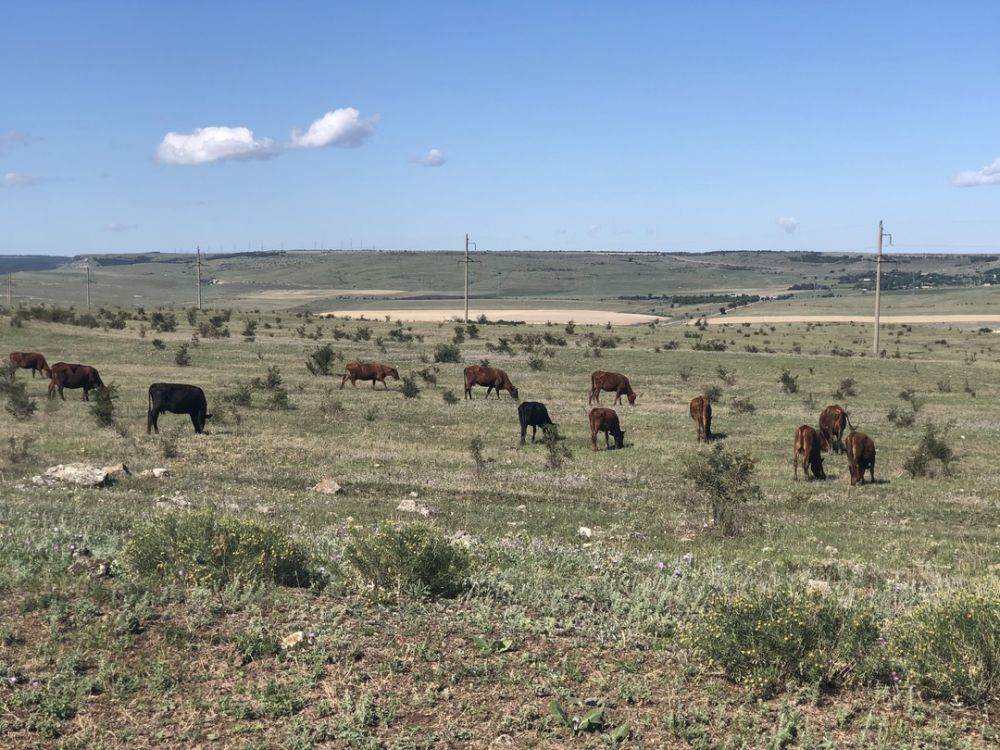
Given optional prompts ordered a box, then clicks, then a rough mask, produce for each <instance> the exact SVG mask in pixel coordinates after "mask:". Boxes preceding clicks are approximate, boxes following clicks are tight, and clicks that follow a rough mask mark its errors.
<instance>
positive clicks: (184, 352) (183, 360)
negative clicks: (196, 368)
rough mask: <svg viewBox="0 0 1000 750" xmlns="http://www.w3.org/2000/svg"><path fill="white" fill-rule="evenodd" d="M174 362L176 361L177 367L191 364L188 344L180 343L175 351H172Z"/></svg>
mask: <svg viewBox="0 0 1000 750" xmlns="http://www.w3.org/2000/svg"><path fill="white" fill-rule="evenodd" d="M174 362H176V363H177V366H178V367H187V366H188V365H190V364H191V355H190V354H188V345H187V344H181V345H180V347H178V349H177V351H176V352H175V353H174Z"/></svg>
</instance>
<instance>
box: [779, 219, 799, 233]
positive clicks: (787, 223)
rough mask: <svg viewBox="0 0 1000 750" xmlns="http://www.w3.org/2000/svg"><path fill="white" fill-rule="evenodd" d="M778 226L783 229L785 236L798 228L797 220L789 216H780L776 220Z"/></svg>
mask: <svg viewBox="0 0 1000 750" xmlns="http://www.w3.org/2000/svg"><path fill="white" fill-rule="evenodd" d="M778 226H779V227H781V228H782V229H784V230H785V232H786V233H787V234H791V233H792V232H794V231H795V230H796V229H798V228H799V220H798V219H796V218H793V217H791V216H782V217H781V218H780V219H778Z"/></svg>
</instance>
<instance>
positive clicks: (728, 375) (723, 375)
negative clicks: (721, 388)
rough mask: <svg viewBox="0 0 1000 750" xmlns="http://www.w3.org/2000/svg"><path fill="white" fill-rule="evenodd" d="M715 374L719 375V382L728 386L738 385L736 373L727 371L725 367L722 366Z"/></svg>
mask: <svg viewBox="0 0 1000 750" xmlns="http://www.w3.org/2000/svg"><path fill="white" fill-rule="evenodd" d="M715 372H716V374H718V376H719V380H721V381H722V382H723V383H725V384H726V385H736V373H735V372H733V371H732V370H727V369H726V368H725V367H721V366H720V367H717V368H716V370H715Z"/></svg>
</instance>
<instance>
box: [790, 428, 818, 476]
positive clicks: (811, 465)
mask: <svg viewBox="0 0 1000 750" xmlns="http://www.w3.org/2000/svg"><path fill="white" fill-rule="evenodd" d="M792 463H793V464H794V466H795V479H796V481H798V478H799V464H800V463H801V464H802V472H803V473H804V474H805V475H806V479H807V480H812V479H813V478H816V479H826V473H825V472H824V471H823V456H822V454H821V452H820V437H819V433H818V432H816V429H815V428H813V427H810V426H809V425H807V424H804V425H802V426H801V427H799V429H797V430H796V431H795V450H794V452H793V453H792ZM810 469H811V470H812V476H811V477H810V476H809V471H810Z"/></svg>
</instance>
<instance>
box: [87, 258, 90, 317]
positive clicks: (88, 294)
mask: <svg viewBox="0 0 1000 750" xmlns="http://www.w3.org/2000/svg"><path fill="white" fill-rule="evenodd" d="M87 307H90V259H89V258H88V259H87Z"/></svg>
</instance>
